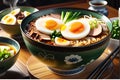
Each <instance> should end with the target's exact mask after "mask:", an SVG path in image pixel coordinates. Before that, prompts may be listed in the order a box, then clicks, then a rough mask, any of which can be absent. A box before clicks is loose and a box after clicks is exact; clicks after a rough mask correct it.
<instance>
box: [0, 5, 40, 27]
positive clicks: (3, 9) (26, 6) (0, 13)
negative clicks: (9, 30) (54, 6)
mask: <svg viewBox="0 0 120 80" xmlns="http://www.w3.org/2000/svg"><path fill="white" fill-rule="evenodd" d="M16 8H32V9H35V10H34V12H37V11H39V9H37V8H35V7H32V6H17V7H16ZM8 9H10V8H6V9H3V10H1V11H0V14H1V13H2V12H4V11H6V10H8ZM1 19H2V18H1ZM0 24H2V25H6V26H20V24H15V25H14V24H4V23H2V22H1V20H0Z"/></svg>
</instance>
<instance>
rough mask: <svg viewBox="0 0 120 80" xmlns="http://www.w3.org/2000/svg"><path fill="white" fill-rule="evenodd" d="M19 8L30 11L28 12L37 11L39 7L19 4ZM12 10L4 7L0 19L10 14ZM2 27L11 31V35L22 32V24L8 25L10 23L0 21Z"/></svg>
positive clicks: (8, 31)
mask: <svg viewBox="0 0 120 80" xmlns="http://www.w3.org/2000/svg"><path fill="white" fill-rule="evenodd" d="M18 8H20V9H21V11H28V12H31V13H33V12H36V11H38V9H37V8H34V7H27V6H19V7H18ZM10 11H11V9H10V8H7V9H4V10H2V11H0V20H1V19H2V17H3V16H5V15H6V14H8V13H9V12H10ZM0 27H1V28H2V29H3V30H4V31H5V32H7V33H9V34H10V35H19V34H21V32H20V25H8V24H3V23H1V22H0Z"/></svg>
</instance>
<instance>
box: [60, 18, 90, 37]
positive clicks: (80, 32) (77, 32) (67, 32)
mask: <svg viewBox="0 0 120 80" xmlns="http://www.w3.org/2000/svg"><path fill="white" fill-rule="evenodd" d="M89 32H90V25H89V22H88V20H87V19H78V20H72V21H70V22H68V23H66V25H65V26H62V27H61V34H62V35H63V37H65V38H66V39H81V38H84V37H85V36H87V35H88V34H89Z"/></svg>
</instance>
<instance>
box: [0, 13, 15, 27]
mask: <svg viewBox="0 0 120 80" xmlns="http://www.w3.org/2000/svg"><path fill="white" fill-rule="evenodd" d="M1 22H2V23H4V24H11V25H14V24H16V17H15V16H13V15H12V14H7V15H5V16H4V17H3V18H2V19H1Z"/></svg>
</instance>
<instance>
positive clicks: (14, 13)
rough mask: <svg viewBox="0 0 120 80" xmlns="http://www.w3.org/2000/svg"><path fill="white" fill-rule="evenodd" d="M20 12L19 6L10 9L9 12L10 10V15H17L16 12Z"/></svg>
mask: <svg viewBox="0 0 120 80" xmlns="http://www.w3.org/2000/svg"><path fill="white" fill-rule="evenodd" d="M19 13H20V8H17V9H14V10H12V11H11V12H10V14H12V15H14V16H15V15H17V14H19Z"/></svg>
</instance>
